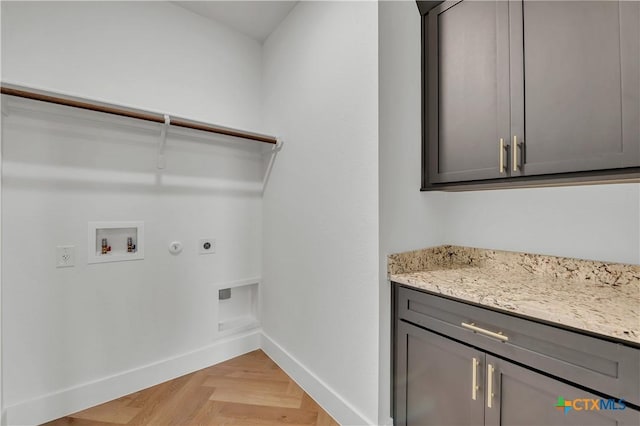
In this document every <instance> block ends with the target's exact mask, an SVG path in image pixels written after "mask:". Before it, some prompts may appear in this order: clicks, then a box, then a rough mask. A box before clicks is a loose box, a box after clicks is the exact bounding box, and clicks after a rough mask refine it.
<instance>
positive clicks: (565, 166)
mask: <svg viewBox="0 0 640 426" xmlns="http://www.w3.org/2000/svg"><path fill="white" fill-rule="evenodd" d="M639 11H640V2H636V1H633V2H628V1H621V2H618V1H525V2H512V3H510V7H509V15H510V28H511V55H510V58H511V76H512V85H511V89H512V91H511V99H512V103H511V107H512V110H511V123H512V124H511V126H512V127H511V133H512V135H513V136H517V137H519V138H520V139H521V140H522V141H523V143H524V144H523V145H520V146H519V148H518V151H520V150H521V148H522V147H524V149H523V150H522V152H518V153H517V160H518V163H517V164H518V165H521V166H522V172H523V174H524V175H538V174H547V173H561V172H575V171H586V170H599V169H616V168H622V167H632V166H640V109H639V107H638V105H639V102H638V99H639V98H640V73H639V67H640V13H639ZM522 45H524V50H523V49H522ZM522 82H524V84H522ZM513 136H512V137H513Z"/></svg>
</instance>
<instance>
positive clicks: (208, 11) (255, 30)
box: [173, 1, 298, 43]
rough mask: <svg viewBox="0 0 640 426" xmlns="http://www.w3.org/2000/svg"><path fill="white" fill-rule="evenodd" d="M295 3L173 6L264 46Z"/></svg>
mask: <svg viewBox="0 0 640 426" xmlns="http://www.w3.org/2000/svg"><path fill="white" fill-rule="evenodd" d="M297 3H298V2H297V1H174V2H173V4H175V5H178V6H180V7H183V8H185V9H188V10H190V11H192V12H194V13H197V14H198V15H201V16H204V17H206V18H210V19H213V20H215V21H218V22H220V23H222V24H224V25H226V26H228V27H231V28H233V29H234V30H237V31H239V32H241V33H243V34H246V35H248V36H249V37H251V38H253V39H255V40H257V41H259V42H260V43H262V42H264V41H265V40H266V38H267V37H268V36H269V34H271V33H272V32H273V30H275V29H276V27H277V26H278V25H280V23H281V22H282V21H283V20H284V18H285V17H286V16H287V15H288V14H289V12H290V11H291V9H293V8H294V6H295V5H296V4H297Z"/></svg>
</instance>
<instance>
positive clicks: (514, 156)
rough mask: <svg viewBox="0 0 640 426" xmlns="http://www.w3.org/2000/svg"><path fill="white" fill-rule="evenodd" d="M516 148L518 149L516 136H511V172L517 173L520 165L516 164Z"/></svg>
mask: <svg viewBox="0 0 640 426" xmlns="http://www.w3.org/2000/svg"><path fill="white" fill-rule="evenodd" d="M518 148H520V146H519V145H518V137H517V136H515V135H514V136H513V147H512V150H513V171H514V172H517V171H518V169H519V168H520V164H519V163H518Z"/></svg>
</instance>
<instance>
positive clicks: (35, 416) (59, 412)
mask: <svg viewBox="0 0 640 426" xmlns="http://www.w3.org/2000/svg"><path fill="white" fill-rule="evenodd" d="M260 336H261V331H260V330H252V331H250V332H246V333H244V334H241V335H238V336H233V337H229V338H226V339H223V340H220V341H218V342H215V343H214V344H212V345H209V346H206V347H204V348H201V349H198V350H196V351H193V352H189V353H186V354H181V355H178V356H176V357H172V358H168V359H165V360H162V361H158V362H155V363H153V364H149V365H145V366H143V367H140V368H136V369H133V370H129V371H125V372H122V373H119V374H116V375H114V376H110V377H106V378H103V379H100V380H97V381H94V382H90V383H84V384H82V385H78V386H74V387H72V388H69V389H64V390H61V391H58V392H54V393H51V394H48V395H45V396H42V397H39V398H35V399H32V400H29V401H24V402H21V403H19V404H15V405H12V406H10V407H7V408H6V413H5V414H6V422H7V423H6V424H8V425H35V424H41V423H44V422H47V421H50V420H54V419H57V418H60V417H63V416H66V415H68V414H71V413H75V412H77V411H80V410H84V409H86V408H89V407H93V406H94V405H98V404H102V403H104V402H107V401H111V400H112V399H116V398H120V397H121V396H124V395H128V394H130V393H132V392H137V391H139V390H141V389H145V388H148V387H150V386H155V385H157V384H159V383H162V382H165V381H167V380H171V379H174V378H176V377H180V376H183V375H185V374H188V373H191V372H194V371H196V370H200V369H202V368H205V367H209V366H211V365H214V364H217V363H219V362H222V361H226V360H227V359H230V358H233V357H236V356H239V355H242V354H245V353H247V352H251V351H253V350H256V349H260V344H261V338H260ZM3 424H5V423H3Z"/></svg>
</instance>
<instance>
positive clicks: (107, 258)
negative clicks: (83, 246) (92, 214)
mask: <svg viewBox="0 0 640 426" xmlns="http://www.w3.org/2000/svg"><path fill="white" fill-rule="evenodd" d="M103 238H106V239H107V245H109V246H111V251H110V252H108V253H106V254H103V253H102V239H103ZM128 238H131V240H132V243H133V245H134V246H135V249H134V250H133V251H131V252H130V251H128V246H127V240H128ZM87 254H88V256H87V259H88V263H104V262H122V261H125V260H140V259H144V222H142V221H126V222H89V240H88V253H87Z"/></svg>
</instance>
